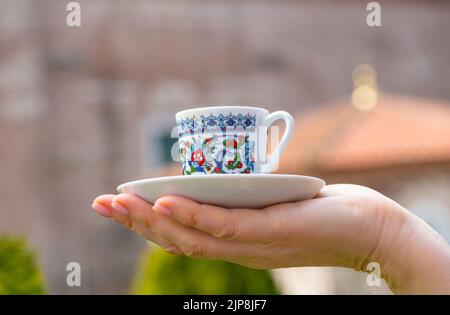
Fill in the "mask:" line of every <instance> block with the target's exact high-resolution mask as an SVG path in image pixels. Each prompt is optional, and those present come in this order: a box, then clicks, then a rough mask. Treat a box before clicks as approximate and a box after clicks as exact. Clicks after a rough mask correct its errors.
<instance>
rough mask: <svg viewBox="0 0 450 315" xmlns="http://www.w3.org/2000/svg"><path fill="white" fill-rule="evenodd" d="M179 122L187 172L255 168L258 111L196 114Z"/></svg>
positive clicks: (203, 172) (234, 171)
mask: <svg viewBox="0 0 450 315" xmlns="http://www.w3.org/2000/svg"><path fill="white" fill-rule="evenodd" d="M177 126H178V136H179V141H178V142H179V146H180V161H181V165H182V169H183V174H184V175H191V174H215V173H219V174H220V173H228V174H236V173H237V174H239V173H252V172H254V170H255V150H256V149H255V138H256V116H255V115H250V114H240V113H239V114H232V113H230V114H219V115H213V114H210V115H207V116H204V115H201V116H200V117H198V118H197V117H195V116H193V117H189V118H183V119H181V120H179V121H177Z"/></svg>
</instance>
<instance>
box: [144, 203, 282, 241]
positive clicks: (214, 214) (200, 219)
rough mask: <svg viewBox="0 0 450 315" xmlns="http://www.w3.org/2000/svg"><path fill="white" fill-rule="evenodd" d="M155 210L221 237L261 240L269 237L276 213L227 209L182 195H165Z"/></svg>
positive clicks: (225, 238) (184, 223)
mask: <svg viewBox="0 0 450 315" xmlns="http://www.w3.org/2000/svg"><path fill="white" fill-rule="evenodd" d="M153 210H154V211H155V212H157V213H159V214H162V215H165V216H168V217H171V218H173V219H175V220H176V221H178V222H179V223H181V224H183V225H185V226H188V227H192V228H195V229H197V230H200V231H203V232H206V233H208V234H210V235H212V236H213V237H215V238H219V239H222V240H238V241H254V240H258V241H262V240H264V239H267V238H269V237H270V234H271V233H272V231H273V227H275V226H276V220H277V217H276V216H272V215H270V213H269V212H268V211H265V210H253V209H225V208H220V207H216V206H211V205H203V204H199V203H197V202H195V201H192V200H190V199H187V198H184V197H180V196H165V197H162V198H160V199H159V200H157V201H156V203H155V205H154V206H153Z"/></svg>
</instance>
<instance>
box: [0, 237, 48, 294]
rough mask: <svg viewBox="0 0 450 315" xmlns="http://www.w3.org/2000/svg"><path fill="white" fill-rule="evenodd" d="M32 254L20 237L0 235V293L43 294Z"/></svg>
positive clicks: (42, 287)
mask: <svg viewBox="0 0 450 315" xmlns="http://www.w3.org/2000/svg"><path fill="white" fill-rule="evenodd" d="M44 293H45V290H44V285H43V281H42V275H41V273H40V271H39V269H38V266H37V264H36V258H35V256H34V254H33V253H32V252H31V251H30V250H29V249H28V247H27V246H26V243H25V241H24V240H22V239H14V238H11V237H8V236H0V294H44Z"/></svg>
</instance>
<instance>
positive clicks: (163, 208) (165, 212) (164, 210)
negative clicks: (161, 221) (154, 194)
mask: <svg viewBox="0 0 450 315" xmlns="http://www.w3.org/2000/svg"><path fill="white" fill-rule="evenodd" d="M153 210H154V211H155V212H158V213H159V214H162V215H166V216H171V215H172V212H171V211H170V209H169V208H167V207H166V206H163V205H162V204H161V203H160V202H158V201H156V202H155V204H154V205H153Z"/></svg>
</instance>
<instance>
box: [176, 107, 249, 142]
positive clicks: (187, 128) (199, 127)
mask: <svg viewBox="0 0 450 315" xmlns="http://www.w3.org/2000/svg"><path fill="white" fill-rule="evenodd" d="M255 125H256V116H255V115H250V114H245V115H243V114H232V113H230V114H228V115H226V114H225V115H224V114H219V115H213V114H210V115H208V116H204V115H201V116H200V117H199V118H196V117H195V116H193V117H191V118H184V119H181V120H179V121H177V126H178V135H179V137H182V136H184V135H187V134H194V133H204V132H217V131H222V132H224V131H230V130H233V131H254V129H255Z"/></svg>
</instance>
